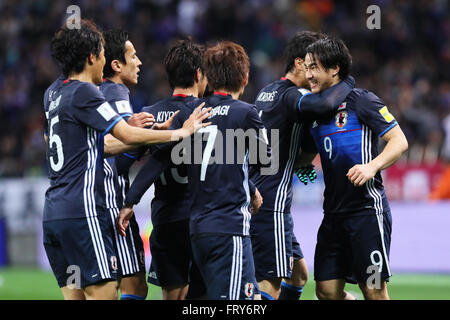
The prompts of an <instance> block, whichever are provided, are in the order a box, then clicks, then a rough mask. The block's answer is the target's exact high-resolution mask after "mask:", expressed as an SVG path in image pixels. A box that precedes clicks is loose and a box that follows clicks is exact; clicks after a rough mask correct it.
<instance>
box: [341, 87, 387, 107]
mask: <svg viewBox="0 0 450 320" xmlns="http://www.w3.org/2000/svg"><path fill="white" fill-rule="evenodd" d="M348 97H349V98H351V99H352V100H354V101H355V103H356V104H360V103H370V102H375V101H379V100H380V98H379V97H378V96H377V95H376V94H375V93H373V92H372V91H370V90H368V89H363V88H354V89H353V90H352V91H351V92H350V94H349V95H348Z"/></svg>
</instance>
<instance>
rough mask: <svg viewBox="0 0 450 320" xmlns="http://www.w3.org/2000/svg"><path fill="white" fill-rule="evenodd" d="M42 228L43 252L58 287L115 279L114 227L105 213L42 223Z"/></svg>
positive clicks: (85, 285)
mask: <svg viewBox="0 0 450 320" xmlns="http://www.w3.org/2000/svg"><path fill="white" fill-rule="evenodd" d="M43 228H44V235H43V237H44V248H45V252H46V253H47V257H48V260H49V262H50V266H51V267H52V270H53V273H54V274H55V277H56V280H57V281H58V285H59V286H60V287H64V286H67V285H68V284H76V285H79V286H80V287H81V288H85V287H87V286H90V285H94V284H97V283H100V282H103V281H111V280H116V279H117V274H118V262H117V253H116V251H115V248H114V245H113V241H112V237H113V226H112V224H111V222H110V220H109V218H108V216H107V214H105V213H104V214H99V215H98V216H97V217H90V218H77V219H64V220H52V221H44V222H43ZM78 270H79V272H78ZM78 275H79V276H78ZM68 280H69V281H68ZM78 280H79V281H78Z"/></svg>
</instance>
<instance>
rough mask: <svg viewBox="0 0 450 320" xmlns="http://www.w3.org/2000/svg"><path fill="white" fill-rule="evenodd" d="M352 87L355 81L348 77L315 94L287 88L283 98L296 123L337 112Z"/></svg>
mask: <svg viewBox="0 0 450 320" xmlns="http://www.w3.org/2000/svg"><path fill="white" fill-rule="evenodd" d="M354 86H355V79H353V77H351V76H350V77H347V78H346V79H344V81H341V82H339V83H338V84H336V85H334V86H332V87H330V88H328V89H326V90H324V91H323V92H320V93H317V94H314V93H311V92H310V91H308V90H306V89H302V88H296V87H293V88H289V89H288V90H286V93H285V94H284V97H283V98H284V102H285V103H286V105H287V106H289V107H290V109H291V113H292V114H293V115H294V116H295V119H296V120H297V121H304V120H307V121H309V120H317V119H323V118H328V117H330V116H331V115H332V114H333V113H334V112H335V111H336V110H337V108H338V107H339V105H340V104H341V103H342V102H343V101H344V100H345V98H346V97H347V95H348V94H349V93H350V92H351V91H352V90H353V87H354Z"/></svg>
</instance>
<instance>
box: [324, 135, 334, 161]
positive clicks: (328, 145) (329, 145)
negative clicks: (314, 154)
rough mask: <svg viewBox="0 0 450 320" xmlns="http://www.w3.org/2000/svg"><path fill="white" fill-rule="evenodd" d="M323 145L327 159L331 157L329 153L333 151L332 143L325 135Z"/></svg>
mask: <svg viewBox="0 0 450 320" xmlns="http://www.w3.org/2000/svg"><path fill="white" fill-rule="evenodd" d="M323 147H324V148H325V151H326V152H327V153H328V159H331V155H332V153H333V144H332V143H331V139H330V137H325V139H323Z"/></svg>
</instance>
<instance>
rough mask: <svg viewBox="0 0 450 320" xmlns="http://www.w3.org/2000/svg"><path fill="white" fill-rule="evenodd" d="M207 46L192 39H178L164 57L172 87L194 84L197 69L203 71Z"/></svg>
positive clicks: (185, 86)
mask: <svg viewBox="0 0 450 320" xmlns="http://www.w3.org/2000/svg"><path fill="white" fill-rule="evenodd" d="M204 53H205V47H204V46H203V45H200V44H198V43H195V42H194V41H192V39H185V40H178V41H177V42H176V43H175V44H174V45H173V46H172V47H171V48H170V49H169V52H168V53H167V55H166V56H165V58H164V66H165V68H166V73H167V76H168V78H169V84H170V86H171V88H172V89H173V88H175V87H179V88H189V87H192V86H193V85H194V78H195V74H196V72H197V70H198V69H199V68H200V70H202V71H203V67H202V64H203V55H204Z"/></svg>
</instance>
